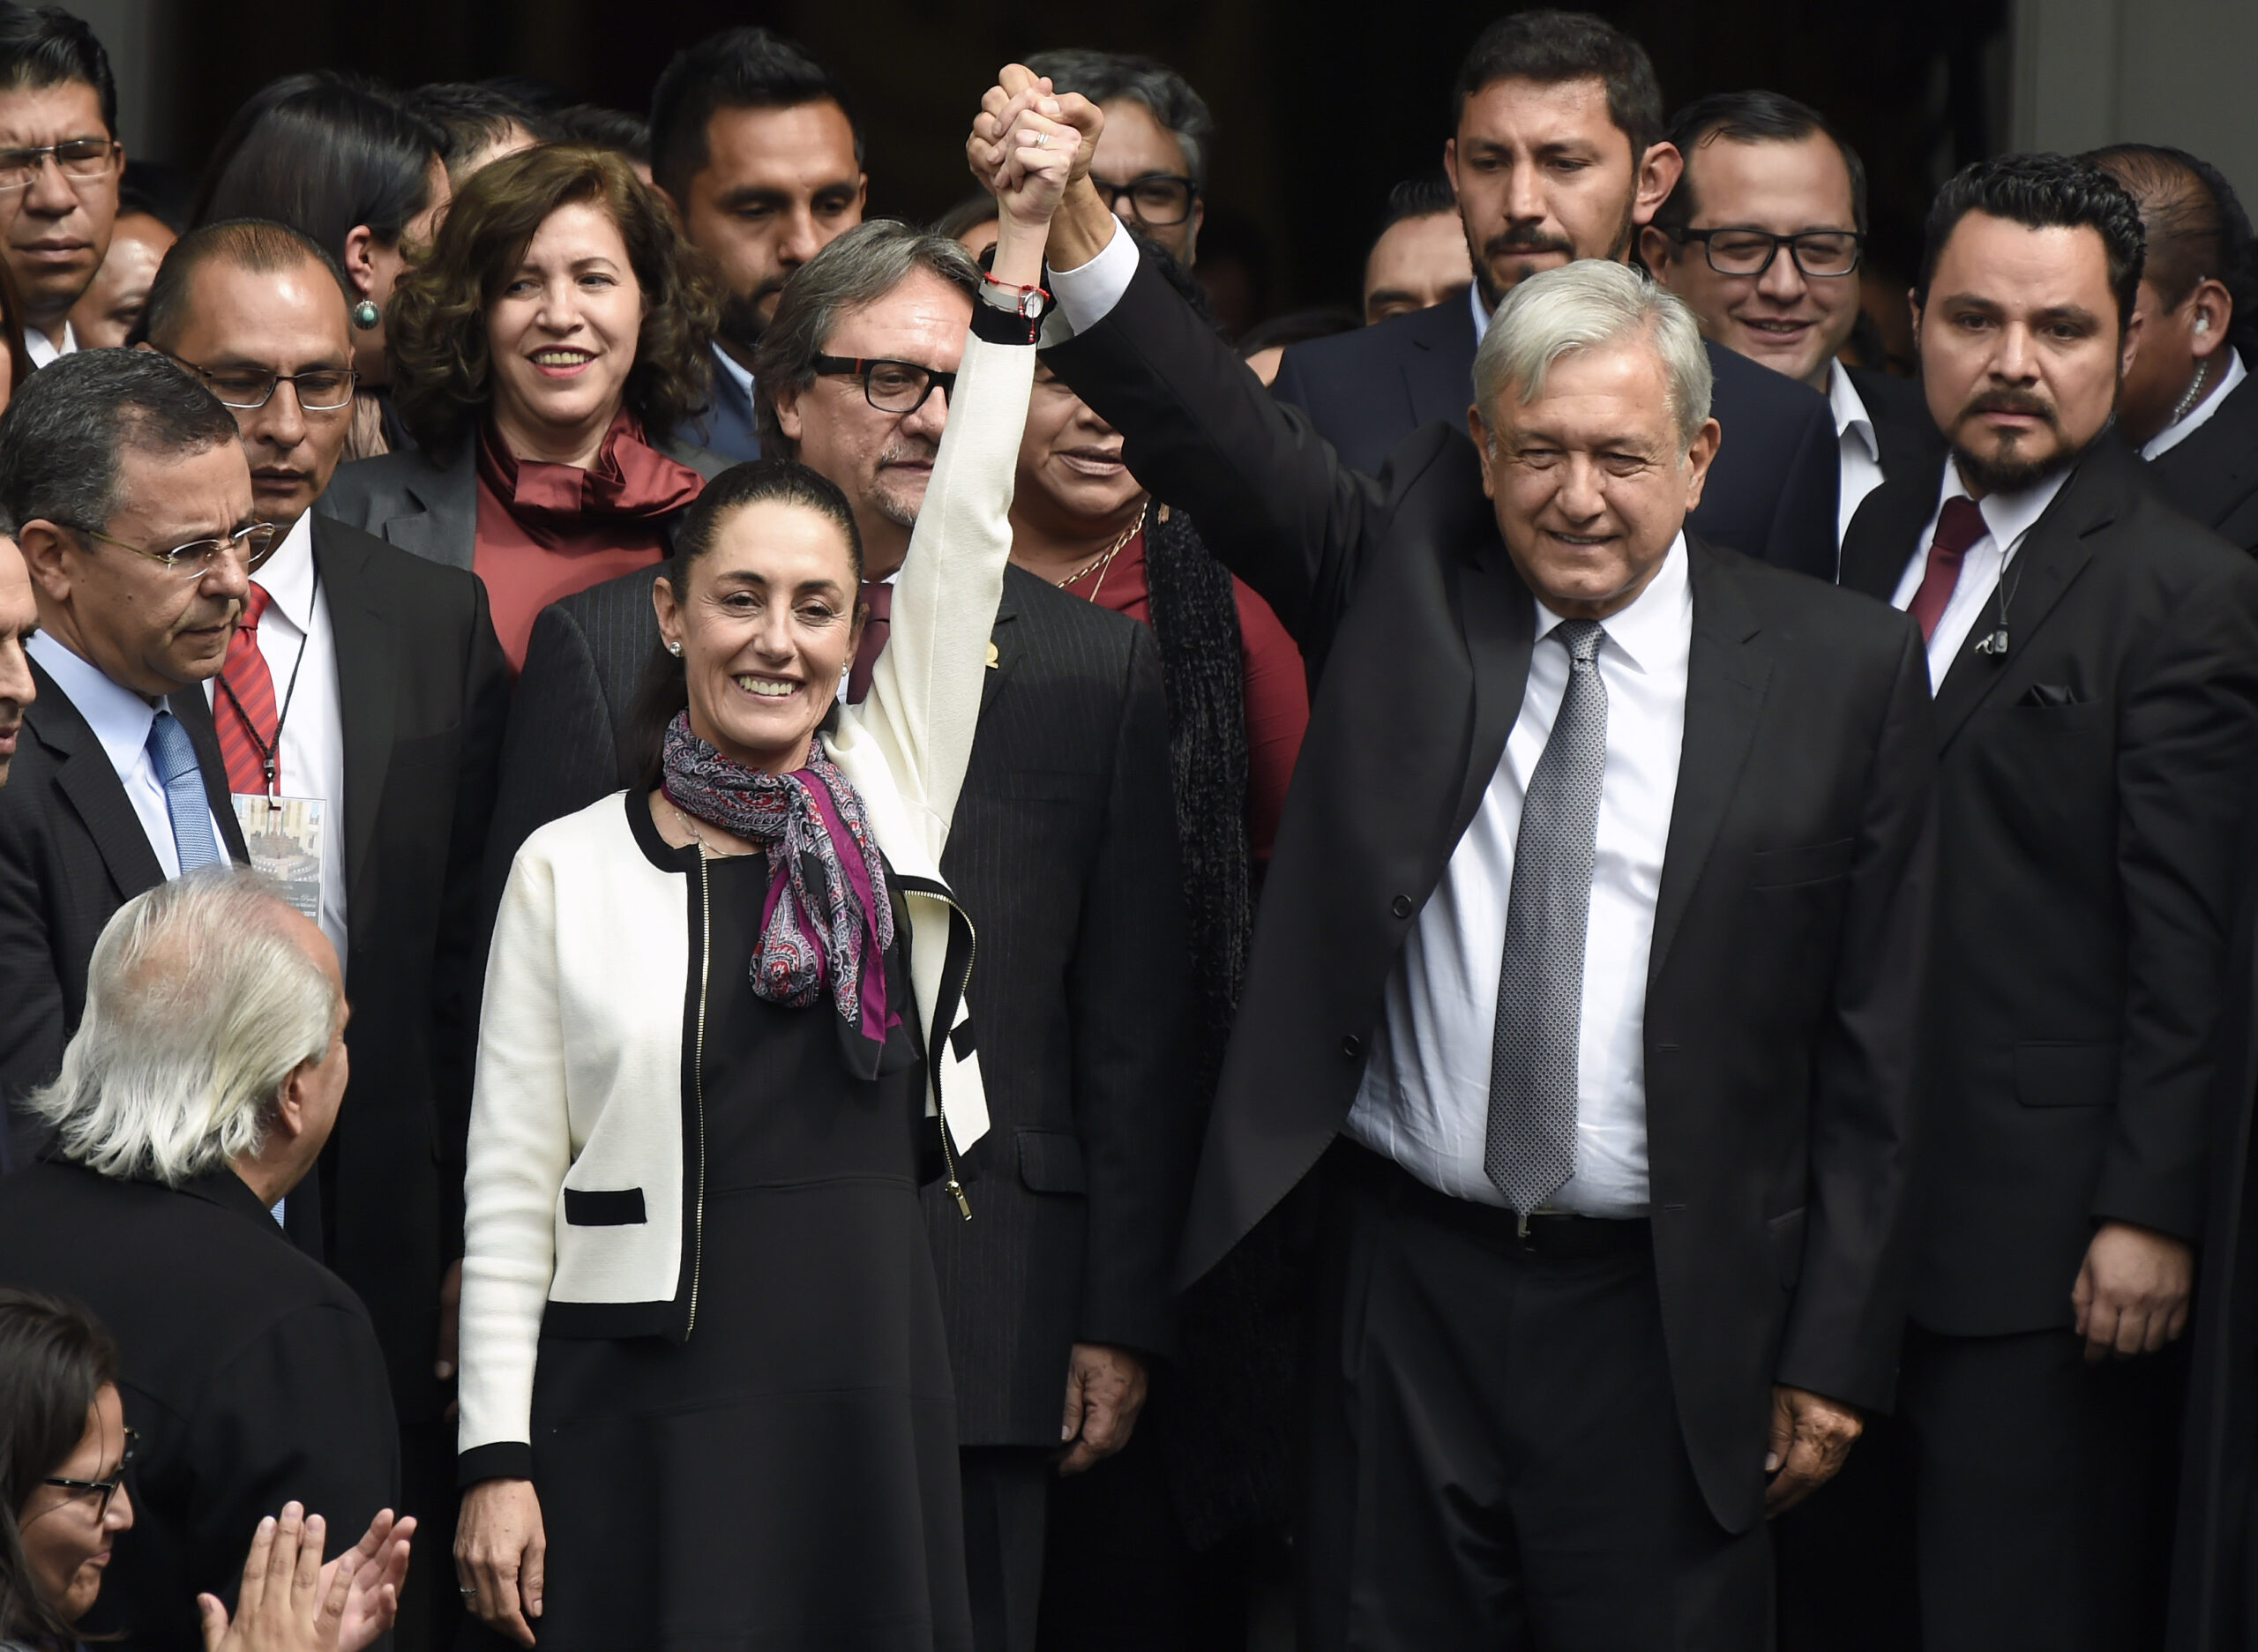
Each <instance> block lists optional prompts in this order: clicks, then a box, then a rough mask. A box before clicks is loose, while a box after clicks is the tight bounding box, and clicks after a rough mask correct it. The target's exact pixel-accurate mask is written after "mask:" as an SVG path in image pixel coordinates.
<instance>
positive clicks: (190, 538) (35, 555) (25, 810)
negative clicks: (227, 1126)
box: [0, 350, 274, 1162]
mask: <svg viewBox="0 0 2258 1652" xmlns="http://www.w3.org/2000/svg"><path fill="white" fill-rule="evenodd" d="M0 519H4V520H6V521H7V522H8V523H10V524H11V525H12V526H13V527H14V529H15V534H16V542H17V544H18V545H19V547H20V549H21V550H22V553H23V559H24V562H25V564H26V565H27V566H28V567H29V569H30V571H31V577H32V587H33V594H34V601H35V602H36V604H37V607H38V614H39V632H38V634H37V635H36V636H34V638H32V639H31V642H30V644H29V646H28V647H27V648H26V652H27V653H28V654H30V655H31V676H32V681H33V683H34V687H35V691H36V694H37V699H36V700H35V701H34V703H33V704H31V705H29V706H26V707H25V709H24V712H23V722H22V733H21V734H20V735H19V736H18V740H17V750H16V753H15V759H14V762H13V764H12V765H11V775H10V780H11V784H10V785H9V786H8V787H7V788H6V789H0V1005H6V1011H5V1013H0V1103H4V1107H5V1110H6V1113H7V1123H8V1126H9V1127H8V1130H7V1131H6V1132H4V1137H0V1150H6V1151H9V1152H11V1154H12V1162H28V1159H29V1156H30V1154H31V1152H32V1150H33V1149H34V1147H36V1146H37V1145H38V1139H39V1136H40V1133H41V1132H39V1131H38V1130H37V1129H36V1128H34V1126H33V1125H32V1124H31V1123H30V1122H29V1121H28V1119H27V1118H26V1116H25V1115H24V1114H23V1113H22V1111H21V1110H20V1109H21V1104H22V1102H23V1099H24V1096H25V1094H26V1092H27V1091H28V1090H30V1089H31V1088H33V1087H34V1086H36V1085H41V1084H44V1083H46V1082H47V1081H48V1080H49V1079H52V1078H53V1077H54V1076H55V1073H56V1068H57V1066H58V1065H60V1063H61V1061H62V1059H63V1046H64V1042H65V1041H66V1040H67V1039H68V1038H69V1037H70V1035H71V1029H72V1028H75V1027H76V1026H77V1025H78V1023H79V1015H80V1013H81V1012H82V1011H83V1010H84V1008H85V1005H86V965H87V961H88V959H89V958H90V957H91V956H92V955H93V947H94V941H95V939H96V938H98V937H99V936H100V935H101V929H102V925H103V924H104V923H106V922H108V918H109V915H110V914H111V913H113V912H115V911H116V910H117V908H119V907H121V906H123V904H124V903H125V902H126V901H130V900H131V899H132V898H133V897H134V896H135V895H137V894H139V893H141V892H142V891H143V890H145V889H150V888H153V887H154V886H157V885H158V884H160V883H162V882H164V881H165V880H166V879H167V878H175V877H177V876H179V874H180V873H182V872H183V871H192V870H194V869H195V868H196V867H198V866H207V865H211V864H213V863H216V862H220V861H223V860H228V859H233V860H239V861H240V860H244V859H247V858H248V856H247V855H246V853H245V850H244V847H243V833H242V832H241V831H240V830H239V829H238V827H237V826H236V815H235V811H234V810H233V809H232V808H231V807H230V806H229V805H228V771H227V766H226V765H225V763H224V762H223V761H222V760H221V756H220V748H219V744H218V742H217V740H216V739H215V738H214V737H213V729H212V713H211V709H210V707H209V706H208V705H207V704H206V700H205V698H204V691H203V685H204V683H205V681H206V678H208V677H210V676H213V674H214V673H216V672H217V671H218V670H219V669H220V667H221V663H222V662H224V661H225V660H226V658H227V653H228V639H230V638H231V637H232V636H233V635H234V634H235V629H236V618H237V617H238V616H239V615H240V614H241V613H242V612H243V599H244V596H245V594H247V592H248V590H249V588H250V573H251V572H252V570H253V569H255V568H257V567H258V565H259V564H261V563H262V562H263V561H264V560H265V555H266V552H267V550H268V549H269V548H270V546H271V545H272V543H273V538H274V534H273V529H272V528H270V527H266V526H265V524H264V523H263V522H262V521H261V520H260V519H259V516H258V510H257V507H256V506H255V505H254V504H253V502H252V497H251V484H250V466H249V464H248V463H246V462H245V460H244V459H243V447H242V445H241V444H239V443H238V442H237V441H236V422H235V419H234V418H233V416H232V415H229V413H228V410H227V408H225V407H222V406H221V405H220V403H219V401H218V400H216V399H215V398H214V397H213V394H212V392H210V391H208V390H206V389H205V388H204V386H203V385H199V384H198V383H197V382H196V381H195V380H194V379H192V378H191V377H187V376H186V375H184V374H183V373H182V372H181V371H180V370H179V369H177V368H176V367H174V366H173V365H172V364H171V363H168V362H166V361H162V360H161V359H159V358H157V357H155V356H153V355H147V354H146V353H142V352H134V351H124V350H88V351H84V352H80V353H77V354H73V355H67V356H64V357H63V358H62V359H61V360H59V361H57V362H56V363H54V365H52V366H51V367H48V368H44V369H42V370H41V371H39V372H38V373H36V374H34V376H33V377H32V379H31V382H30V383H28V384H26V385H24V386H23V387H22V388H21V389H20V390H19V391H18V392H16V395H15V399H14V400H12V401H11V402H10V403H9V405H8V410H7V412H6V414H5V415H0Z"/></svg>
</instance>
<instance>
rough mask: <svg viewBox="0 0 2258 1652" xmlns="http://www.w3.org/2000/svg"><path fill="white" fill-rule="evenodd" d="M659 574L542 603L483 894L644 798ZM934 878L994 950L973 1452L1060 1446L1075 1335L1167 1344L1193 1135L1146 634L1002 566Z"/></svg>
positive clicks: (965, 1286)
mask: <svg viewBox="0 0 2258 1652" xmlns="http://www.w3.org/2000/svg"><path fill="white" fill-rule="evenodd" d="M655 573H656V571H655V570H653V571H652V572H638V573H634V574H630V575H627V576H625V577H624V578H621V579H613V580H610V581H608V582H607V583H605V584H603V585H600V586H597V587H594V588H593V589H591V590H587V591H583V592H581V593H579V594H578V595H575V596H570V597H567V598H565V599H564V601H563V602H557V603H553V604H551V605H550V607H549V608H548V609H545V610H544V611H543V612H542V615H541V617H540V618H539V619H537V620H536V621H535V624H534V631H533V637H532V641H531V644H530V646H529V647H528V648H527V654H526V669H525V672H524V674H523V676H521V677H520V679H519V684H518V693H517V699H516V700H515V702H514V704H513V705H512V710H511V715H510V729H509V736H508V738H507V741H506V742H505V746H504V751H503V760H502V772H503V781H502V798H501V802H500V804H499V805H498V806H497V811H496V816H495V829H494V838H493V847H492V849H491V852H490V857H489V870H490V893H491V892H493V891H498V887H499V881H500V878H501V876H502V875H503V874H505V873H506V871H507V869H508V864H509V858H510V856H512V855H514V854H515V853H516V850H517V846H518V844H519V843H520V842H522V841H524V838H525V835H526V834H527V833H529V832H531V831H532V830H533V829H534V828H535V827H536V826H540V825H541V824H542V823H543V822H545V821H547V820H551V819H556V818H557V817H558V816H560V815H564V814H567V813H570V812H571V811H573V810H575V809H579V808H582V807H584V806H586V805H587V804H589V803H591V802H593V801H594V800H595V799H596V798H599V797H602V796H604V795H605V794H607V793H609V792H613V791H616V790H617V789H619V788H620V787H621V786H622V785H623V784H632V783H636V782H637V781H639V776H638V775H636V774H633V773H632V770H630V769H629V768H628V767H627V766H625V765H624V763H623V762H622V760H621V756H620V741H621V737H622V734H623V729H622V722H623V720H624V717H625V715H626V713H627V711H628V709H629V708H630V706H632V702H633V700H634V698H635V693H636V689H637V687H638V685H639V684H640V682H641V678H642V672H643V669H644V668H645V667H646V666H647V664H649V663H650V662H651V659H652V656H653V654H654V652H655V650H656V647H657V642H658V624H657V622H656V620H655V619H654V617H652V612H651V597H650V587H651V581H652V579H653V578H654V576H655ZM994 639H995V647H996V662H995V667H994V669H992V670H991V672H990V674H989V680H988V684H987V690H986V697H985V699H984V700H983V704H982V708H981V714H980V726H979V731H978V733H977V735H976V736H975V738H974V741H973V746H972V761H971V766H970V768H969V770H968V773H967V774H966V776H965V781H964V789H963V791H962V792H961V795H960V796H959V797H958V800H957V807H956V816H955V819H954V820H953V822H952V824H951V826H950V830H949V841H948V848H947V849H946V853H945V854H944V855H943V856H942V857H941V871H942V873H943V875H944V876H946V878H947V879H948V882H949V886H950V888H951V889H952V890H953V892H954V893H955V895H956V898H957V900H958V901H960V902H961V904H962V906H963V907H964V908H965V910H966V912H967V913H968V915H969V916H971V918H972V921H973V923H974V926H975V928H976V931H977V932H978V935H979V955H978V961H977V962H976V964H975V966H974V968H973V971H972V985H971V990H970V992H969V994H968V997H969V999H970V1003H971V1008H972V1017H973V1024H974V1026H975V1027H976V1028H978V1029H979V1036H980V1067H981V1077H982V1080H983V1083H984V1084H985V1085H986V1087H987V1092H988V1110H989V1113H990V1115H991V1121H992V1122H991V1130H990V1132H989V1135H988V1136H987V1138H986V1139H985V1140H984V1141H983V1143H982V1149H983V1151H982V1154H981V1155H980V1157H981V1159H982V1161H983V1163H984V1165H985V1172H986V1173H985V1174H984V1175H983V1176H982V1177H980V1179H979V1181H978V1182H977V1183H976V1185H974V1186H973V1188H972V1192H971V1199H972V1210H973V1216H972V1220H971V1221H970V1222H966V1221H964V1220H963V1219H962V1218H961V1215H959V1213H958V1211H957V1208H956V1206H955V1204H954V1203H953V1201H952V1200H948V1199H946V1198H943V1197H941V1196H939V1195H938V1192H934V1191H933V1190H928V1199H927V1206H926V1207H927V1213H928V1217H929V1222H930V1230H931V1237H932V1243H933V1257H934V1262H935V1264H936V1267H937V1268H938V1273H939V1275H940V1282H941V1300H942V1305H943V1308H944V1311H945V1313H946V1320H947V1324H948V1332H949V1346H950V1352H951V1357H952V1362H953V1369H954V1372H955V1376H956V1392H957V1413H958V1418H959V1422H958V1435H959V1439H960V1441H961V1443H962V1444H964V1445H968V1446H1049V1447H1052V1448H1056V1446H1058V1417H1059V1408H1060V1405H1061V1403H1062V1402H1063V1400H1064V1397H1065V1378H1066V1360H1067V1350H1068V1348H1069V1346H1070V1344H1072V1343H1073V1342H1108V1343H1115V1344H1118V1345H1120V1346H1123V1347H1126V1348H1130V1349H1140V1350H1144V1351H1147V1352H1151V1351H1155V1350H1163V1351H1164V1350H1165V1349H1167V1348H1168V1347H1169V1345H1170V1342H1171V1341H1172V1338H1173V1334H1174V1313H1173V1304H1172V1297H1171V1292H1170V1265H1171V1263H1172V1261H1173V1260H1174V1253H1175V1236H1176V1232H1177V1230H1178V1222H1180V1220H1181V1216H1182V1211H1183V1206H1184V1197H1185V1186H1186V1185H1187V1184H1188V1182H1189V1180H1190V1176H1191V1165H1192V1158H1193V1151H1194V1148H1195V1144H1196V1137H1197V1132H1198V1120H1197V1116H1196V1113H1195V1111H1194V1109H1195V1107H1196V1102H1195V1100H1194V1098H1193V1096H1192V1095H1190V1094H1189V1093H1188V1092H1189V1091H1190V1088H1191V1087H1190V1085H1189V1084H1188V1083H1187V1081H1186V1076H1185V1052H1186V1045H1185V1037H1186V1033H1187V1029H1188V1026H1189V1016H1190V1013H1191V995H1190V982H1189V973H1190V971H1189V964H1188V961H1187V946H1186V942H1185V931H1184V917H1183V892H1182V886H1181V883H1180V881H1179V878H1178V855H1177V844H1176V825H1175V811H1174V805H1173V804H1172V802H1171V793H1170V780H1169V747H1168V708H1167V705H1166V702H1165V699H1164V698H1163V693H1162V691H1161V681H1160V672H1159V668H1158V663H1157V659H1158V653H1157V649H1156V647H1155V644H1154V641H1153V639H1152V636H1151V633H1150V632H1148V631H1147V630H1146V629H1145V628H1144V627H1143V626H1142V625H1140V624H1137V623H1136V622H1135V621H1133V620H1129V619H1125V618H1123V617H1121V616H1119V615H1116V614H1109V613H1106V612H1103V610H1101V609H1095V608H1093V607H1091V606H1090V605H1089V604H1088V602H1083V601H1081V600H1080V599H1079V598H1076V597H1071V596H1067V595H1065V594H1061V593H1060V592H1058V591H1057V590H1055V589H1053V588H1052V587H1050V585H1048V584H1047V583H1045V582H1044V581H1043V580H1041V579H1036V578H1035V577H1034V576H1033V575H1031V574H1028V573H1026V572H1022V571H1021V570H1019V569H1017V568H1013V569H1010V570H1007V571H1006V575H1005V579H1004V597H1003V602H1002V605H1001V607H1000V608H999V609H998V612H997V615H996V625H995V632H994Z"/></svg>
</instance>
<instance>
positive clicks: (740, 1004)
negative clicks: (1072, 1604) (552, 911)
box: [533, 795, 972, 1652]
mask: <svg viewBox="0 0 2258 1652" xmlns="http://www.w3.org/2000/svg"><path fill="white" fill-rule="evenodd" d="M629 806H630V808H631V809H632V810H633V811H635V812H637V813H641V811H642V808H643V804H642V800H641V798H640V797H639V796H632V795H631V797H630V800H629ZM637 825H638V826H639V828H642V827H647V825H648V818H647V816H646V817H645V818H644V819H642V820H639V821H638V822H637ZM638 835H639V836H643V835H644V833H643V831H642V830H639V832H638ZM676 853H677V857H678V860H679V863H680V865H681V867H682V870H683V871H684V874H685V875H686V876H687V877H688V878H690V880H691V884H690V900H691V903H692V909H693V916H695V909H696V908H697V907H698V905H699V886H698V877H699V870H698V861H697V850H696V849H695V848H686V849H683V850H680V851H677V852H676ZM706 871H707V876H708V877H709V878H711V879H712V922H713V954H712V968H711V973H710V976H709V985H708V988H707V994H708V996H707V1028H706V1073H705V1120H706V1177H705V1211H704V1219H703V1229H702V1234H703V1238H702V1244H701V1255H700V1259H699V1275H698V1286H697V1302H696V1308H695V1312H694V1317H693V1320H692V1328H691V1334H690V1338H689V1341H688V1342H684V1343H675V1342H668V1341H663V1340H661V1339H658V1338H647V1339H637V1340H622V1341H582V1340H574V1339H569V1338H564V1337H557V1336H552V1335H550V1334H546V1333H544V1334H543V1335H542V1339H541V1348H540V1355H539V1359H538V1363H537V1364H536V1366H535V1380H534V1396H533V1448H534V1486H535V1491H537V1492H538V1493H539V1495H540V1498H541V1505H542V1517H543V1524H544V1526H545V1528H546V1529H547V1534H548V1542H549V1553H548V1562H547V1582H546V1585H545V1588H544V1590H543V1594H544V1600H543V1603H542V1616H541V1618H540V1619H539V1620H538V1622H537V1623H536V1624H535V1633H536V1635H537V1636H538V1638H539V1640H540V1643H541V1648H542V1652H571V1649H572V1648H588V1649H589V1652H597V1649H601V1652H623V1649H624V1648H675V1649H677V1652H690V1649H692V1648H698V1649H699V1652H703V1649H705V1648H725V1647H726V1648H780V1649H781V1648H794V1649H795V1652H798V1649H800V1648H826V1649H829V1648H839V1649H840V1652H849V1649H850V1648H851V1649H852V1652H897V1649H899V1652H911V1649H912V1648H914V1649H915V1652H927V1648H968V1647H969V1646H970V1645H971V1640H972V1635H971V1626H970V1615H969V1609H968V1604H967V1597H966V1585H965V1571H964V1538H963V1527H962V1518H963V1517H962V1504H961V1492H960V1491H959V1487H958V1479H957V1456H956V1402H955V1399H954V1394H953V1388H952V1386H951V1383H950V1379H949V1364H948V1348H947V1342H946V1337H945V1334H944V1332H943V1329H942V1325H941V1308H940V1297H939V1292H938V1287H937V1285H936V1283H935V1281H934V1275H933V1264H932V1258H931V1252H929V1251H928V1249H927V1246H926V1239H925V1224H924V1217H923V1214H922V1213H921V1211H920V1209H919V1206H918V1201H917V1173H918V1166H919V1151H918V1147H919V1142H920V1140H921V1139H922V1137H923V1134H924V1133H925V1126H924V1121H923V1090H922V1088H921V1085H920V1074H921V1072H922V1067H921V1065H920V1064H919V1063H918V1062H917V1061H916V1058H915V1054H914V1050H913V1046H912V1044H911V1042H910V1040H909V1038H908V1035H907V1033H906V1031H905V1030H903V1029H901V1028H897V1029H896V1030H895V1032H894V1035H893V1038H892V1039H891V1040H890V1041H889V1046H888V1049H887V1052H886V1060H885V1061H884V1063H883V1064H882V1066H883V1069H884V1070H883V1071H882V1072H881V1073H880V1074H879V1078H878V1079H877V1080H875V1081H871V1082H864V1081H862V1080H855V1079H853V1078H850V1077H849V1075H848V1073H847V1069H846V1066H845V1064H844V1059H843V1057H842V1055H841V1049H840V1042H839V1035H838V1032H837V1029H836V1028H834V1026H833V1025H832V1023H833V1020H834V1011H833V1009H832V1006H831V1004H830V1001H829V999H828V998H825V999H824V1000H822V1001H821V1002H819V1003H818V1004H817V1005H813V1006H811V1007H810V1008H807V1009H804V1010H794V1009H786V1008H782V1007H780V1006H779V1005H774V1004H771V1003H768V1002H766V1000H763V999H760V998H756V997H754V995H753V992H752V989H751V985H750V984H749V983H748V982H747V979H746V975H745V968H746V965H747V963H748V962H749V961H750V960H751V955H752V947H753V942H754V938H755V932H756V931H757V928H758V925H759V915H760V909H761V903H762V898H763V895H764V893H765V892H766V881H767V872H766V857H764V856H758V855H753V856H738V857H731V858H726V859H717V860H713V861H709V862H708V863H707V868H706ZM895 916H896V919H897V923H896V927H895V937H896V944H895V946H894V947H893V949H891V950H890V951H889V952H888V954H887V957H886V979H887V989H888V1001H889V1002H890V1003H892V1004H894V1005H903V1006H907V1005H909V1004H910V1003H911V1002H912V999H911V997H910V988H909V983H908V975H907V971H906V970H905V969H904V968H903V967H902V961H901V951H902V948H903V946H905V945H906V942H907V938H908V927H907V924H906V923H902V922H901V916H902V915H901V907H900V906H899V904H898V903H897V905H896V907H895Z"/></svg>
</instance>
